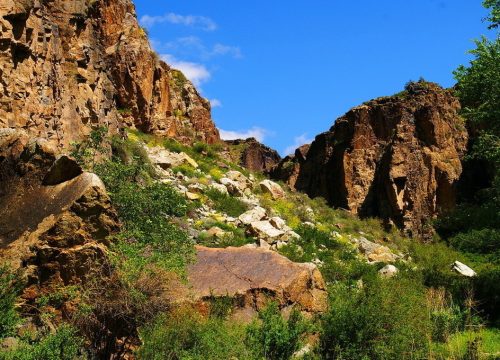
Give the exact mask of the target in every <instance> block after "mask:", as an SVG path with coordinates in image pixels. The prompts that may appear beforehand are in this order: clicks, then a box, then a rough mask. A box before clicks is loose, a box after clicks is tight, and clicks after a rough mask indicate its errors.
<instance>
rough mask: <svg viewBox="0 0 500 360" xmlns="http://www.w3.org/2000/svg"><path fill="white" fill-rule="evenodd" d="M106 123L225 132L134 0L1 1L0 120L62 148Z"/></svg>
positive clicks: (202, 135) (185, 135) (192, 134)
mask: <svg viewBox="0 0 500 360" xmlns="http://www.w3.org/2000/svg"><path fill="white" fill-rule="evenodd" d="M98 124H100V125H108V126H109V127H110V129H111V130H115V131H116V130H117V129H119V128H121V127H122V126H127V125H128V126H136V127H137V128H139V129H141V130H143V131H145V132H149V133H155V134H159V135H166V136H171V137H175V138H177V139H179V140H181V141H183V142H189V141H193V140H194V139H197V140H201V141H206V142H209V143H211V142H215V141H218V140H219V134H218V130H217V129H216V127H215V125H214V123H213V122H212V120H211V115H210V104H209V102H208V101H207V100H206V99H203V98H202V97H201V96H200V95H199V94H198V92H197V91H196V89H195V88H194V87H193V85H192V84H191V83H190V82H189V81H188V80H186V78H185V77H184V75H183V74H182V73H180V72H179V71H176V70H173V69H171V68H170V67H169V66H168V65H167V64H165V63H164V62H162V61H161V60H159V58H158V56H157V55H156V54H155V53H154V52H153V51H152V50H151V47H150V44H149V41H148V38H147V35H146V32H145V31H144V29H142V28H141V27H140V26H139V24H138V21H137V17H136V14H135V8H134V6H133V4H132V2H131V1H130V0H72V1H67V0H53V1H42V0H2V2H1V3H0V128H18V129H24V130H26V131H27V133H28V135H29V136H34V137H43V138H46V139H48V140H49V141H50V142H51V143H54V144H57V145H59V146H60V147H63V146H65V145H67V144H68V143H69V142H71V141H74V140H78V139H80V138H82V137H83V136H85V135H86V134H88V133H89V131H90V128H91V126H92V125H94V126H96V125H98Z"/></svg>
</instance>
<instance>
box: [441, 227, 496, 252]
mask: <svg viewBox="0 0 500 360" xmlns="http://www.w3.org/2000/svg"><path fill="white" fill-rule="evenodd" d="M449 242H450V245H451V246H453V247H454V248H455V249H458V250H460V251H463V252H468V253H473V254H493V255H495V256H496V257H497V259H498V258H499V257H500V230H496V229H488V228H485V229H480V230H471V231H469V232H467V233H460V234H458V235H456V236H454V237H452V238H451V239H450V240H449Z"/></svg>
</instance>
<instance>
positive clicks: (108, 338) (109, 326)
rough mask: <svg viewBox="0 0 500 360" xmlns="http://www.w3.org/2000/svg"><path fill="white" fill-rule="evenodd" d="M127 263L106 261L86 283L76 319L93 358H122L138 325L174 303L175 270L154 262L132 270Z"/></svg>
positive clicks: (146, 321) (75, 322)
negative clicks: (115, 263) (170, 270)
mask: <svg viewBox="0 0 500 360" xmlns="http://www.w3.org/2000/svg"><path fill="white" fill-rule="evenodd" d="M125 263H126V264H125V265H121V266H120V267H119V268H118V269H116V268H114V267H112V266H111V267H110V266H108V264H104V265H103V267H102V268H101V269H96V270H94V271H95V273H94V274H92V276H90V279H91V281H88V282H86V283H85V284H84V286H83V291H82V294H81V302H80V304H79V308H78V312H77V313H76V315H75V316H74V317H73V319H72V321H73V323H74V325H75V326H76V327H77V328H78V329H79V331H80V332H81V333H82V334H83V335H84V336H85V338H86V339H87V340H88V343H89V345H90V346H89V352H91V354H92V356H93V357H92V358H99V359H109V358H110V357H111V356H114V357H116V358H121V357H120V356H121V355H123V354H125V353H127V347H128V346H130V340H132V339H136V338H137V336H138V334H137V329H138V328H139V327H141V326H144V325H145V324H147V323H149V322H150V321H152V320H153V319H154V318H155V317H157V316H158V314H161V313H162V312H165V311H168V310H169V309H170V307H171V306H172V304H171V298H170V297H169V289H170V287H171V286H175V284H176V283H177V282H178V279H177V277H176V276H175V275H174V274H171V273H169V272H167V271H165V270H164V269H163V268H161V267H159V266H156V265H154V264H153V265H151V264H146V265H145V266H143V267H142V268H141V271H134V272H131V271H130V270H129V269H128V265H127V264H128V261H126V262H125ZM131 274H132V275H133V276H131ZM172 280H174V281H172ZM176 281H177V282H176ZM172 284H173V285H172Z"/></svg>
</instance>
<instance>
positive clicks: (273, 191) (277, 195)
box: [259, 180, 285, 200]
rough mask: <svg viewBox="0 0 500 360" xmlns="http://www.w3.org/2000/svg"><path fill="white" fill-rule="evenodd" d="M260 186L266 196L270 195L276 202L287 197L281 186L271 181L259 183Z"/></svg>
mask: <svg viewBox="0 0 500 360" xmlns="http://www.w3.org/2000/svg"><path fill="white" fill-rule="evenodd" d="M259 186H260V188H261V190H262V192H264V193H265V194H270V195H271V196H272V198H273V199H274V200H277V199H281V198H283V197H285V192H284V191H283V189H282V188H281V186H280V185H279V184H276V183H275V182H274V181H271V180H264V181H261V182H260V183H259Z"/></svg>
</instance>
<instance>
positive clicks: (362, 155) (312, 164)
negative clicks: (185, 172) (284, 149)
mask: <svg viewBox="0 0 500 360" xmlns="http://www.w3.org/2000/svg"><path fill="white" fill-rule="evenodd" d="M459 109H460V104H459V102H458V100H457V99H456V98H455V97H454V96H453V95H452V92H451V91H450V90H444V89H442V88H440V87H439V86H438V85H436V84H432V83H427V82H418V83H412V84H410V85H409V86H407V89H406V91H405V92H403V93H401V94H399V95H398V96H392V97H384V98H379V99H376V100H372V101H369V102H367V103H364V104H363V105H361V106H358V107H356V108H354V109H352V110H350V111H349V112H348V113H347V114H345V115H344V116H342V117H341V118H339V119H337V121H336V122H335V124H334V126H333V127H332V128H331V129H330V130H329V131H327V132H325V133H323V134H320V135H318V136H317V137H316V139H315V140H314V142H313V143H312V144H311V146H310V148H309V150H308V151H307V153H306V154H303V155H302V152H300V151H299V154H298V155H297V154H296V156H295V157H294V158H288V159H285V161H284V162H283V163H282V164H280V165H279V166H278V167H277V169H276V170H275V172H274V176H275V177H276V178H279V179H281V180H285V181H288V182H289V183H290V185H291V186H293V187H295V188H296V189H298V190H301V191H304V192H306V193H307V194H309V195H310V196H312V197H316V196H322V197H325V198H326V199H327V201H328V202H329V203H330V204H331V205H333V206H336V207H341V208H345V209H349V210H350V211H352V212H353V213H357V214H359V215H360V216H364V217H372V216H377V217H381V218H383V219H385V220H386V221H387V222H393V223H394V224H396V225H397V226H398V227H400V228H402V229H405V230H407V232H408V233H410V234H413V235H418V236H424V237H425V236H427V235H429V231H430V226H429V225H430V221H431V220H432V219H433V217H435V216H436V215H437V214H439V213H441V212H445V211H447V210H449V209H451V208H453V206H454V204H455V184H456V182H457V180H458V178H459V176H460V174H461V171H462V166H461V158H462V156H463V154H464V153H465V150H466V144H467V132H466V130H465V127H464V125H463V120H462V119H461V118H460V116H459V115H458V111H459ZM287 168H288V169H289V170H288V172H287V171H285V170H286V169H287Z"/></svg>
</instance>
